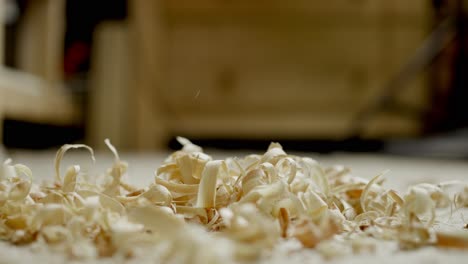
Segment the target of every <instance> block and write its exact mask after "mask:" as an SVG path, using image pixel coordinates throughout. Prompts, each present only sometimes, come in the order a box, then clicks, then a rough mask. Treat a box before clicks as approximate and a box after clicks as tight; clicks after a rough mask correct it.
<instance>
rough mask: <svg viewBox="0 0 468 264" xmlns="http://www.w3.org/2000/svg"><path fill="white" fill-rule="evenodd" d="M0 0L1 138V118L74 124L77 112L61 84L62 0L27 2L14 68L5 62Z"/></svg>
mask: <svg viewBox="0 0 468 264" xmlns="http://www.w3.org/2000/svg"><path fill="white" fill-rule="evenodd" d="M8 4H9V3H8V0H0V59H1V63H0V138H1V132H2V129H1V128H2V127H1V125H2V123H3V120H4V118H9V119H15V120H23V121H30V122H37V123H45V124H60V125H62V124H64V125H70V124H76V123H77V122H79V121H80V114H81V113H80V111H79V108H78V107H77V105H76V104H75V102H74V100H73V98H72V96H71V94H69V93H68V91H67V90H66V89H64V87H63V70H62V63H63V39H64V26H65V13H64V12H65V0H37V1H29V2H28V8H27V9H26V10H25V13H24V14H23V19H22V20H21V22H20V24H19V26H18V32H17V39H16V40H15V43H16V47H15V50H16V54H15V55H16V56H15V58H16V65H17V69H12V68H8V67H5V66H4V63H3V62H4V58H5V54H4V50H5V49H4V43H5V37H4V29H5V27H6V24H5V23H6V21H5V19H4V17H3V16H4V15H5V14H6V11H7V10H8V8H7V5H8Z"/></svg>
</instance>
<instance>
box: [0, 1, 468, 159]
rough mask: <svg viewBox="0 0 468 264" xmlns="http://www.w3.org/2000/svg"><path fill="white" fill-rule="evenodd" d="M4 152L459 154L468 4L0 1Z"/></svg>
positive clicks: (463, 138)
mask: <svg viewBox="0 0 468 264" xmlns="http://www.w3.org/2000/svg"><path fill="white" fill-rule="evenodd" d="M0 5H1V7H0V11H1V12H0V21H1V22H2V26H1V27H0V28H1V30H0V35H1V36H2V38H0V39H1V41H0V50H1V51H3V52H1V53H0V54H1V56H0V60H1V61H2V64H3V67H2V68H1V70H0V122H1V123H0V124H1V125H0V128H1V130H0V131H1V132H0V134H1V135H2V140H3V144H4V146H6V147H7V148H26V149H30V148H39V149H41V148H51V147H55V146H57V145H60V144H64V143H70V142H85V143H87V144H90V145H92V146H95V147H103V143H102V141H103V139H104V138H107V137H108V138H110V139H111V140H112V142H113V143H114V145H116V146H117V147H118V148H120V149H126V150H161V149H166V148H168V147H174V146H176V145H175V143H174V137H175V136H179V135H180V136H185V137H188V138H191V139H193V141H195V142H196V143H199V144H202V145H203V146H211V147H221V148H242V149H252V148H261V149H265V148H266V146H267V145H268V142H270V141H272V140H274V141H280V142H281V143H282V144H283V146H285V148H287V149H296V150H303V151H315V152H332V151H343V150H344V151H382V152H388V153H395V154H406V155H418V156H439V157H456V158H467V157H468V132H467V131H468V130H467V129H466V127H467V126H468V103H467V102H466V101H467V99H468V96H467V93H468V90H467V88H468V87H467V86H468V84H467V78H468V74H466V73H467V72H466V71H467V69H468V68H467V67H468V65H467V62H468V58H467V56H468V53H467V51H468V38H467V37H468V23H467V10H468V1H462V0H447V1H443V0H432V1H430V0H412V1H407V0H381V1H371V0H329V1H326V2H321V1H310V0H290V1H280V0H269V1H267V0H199V1H193V0H127V1H125V0H100V1H91V0H0Z"/></svg>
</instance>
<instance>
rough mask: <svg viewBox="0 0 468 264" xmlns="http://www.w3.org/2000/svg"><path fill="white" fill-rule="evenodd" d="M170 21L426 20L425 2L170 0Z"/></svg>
mask: <svg viewBox="0 0 468 264" xmlns="http://www.w3.org/2000/svg"><path fill="white" fill-rule="evenodd" d="M166 4H167V6H168V15H169V18H170V20H172V21H177V20H186V21H192V22H193V23H205V22H207V21H214V20H216V21H218V22H221V21H222V22H225V23H229V22H233V21H235V23H239V22H240V23H248V24H252V23H262V22H266V21H268V23H274V24H288V23H296V24H301V23H303V22H304V21H314V24H316V25H320V26H325V25H337V24H342V23H347V24H359V25H365V24H367V23H370V22H375V21H377V20H379V18H382V17H385V18H391V17H394V16H398V17H399V20H398V23H400V24H407V25H411V24H413V25H414V24H418V23H420V22H421V18H422V17H426V15H427V10H428V8H429V3H428V1H425V0H414V1H404V0H398V1H392V0H384V1H349V0H331V1H322V2H317V1H315V2H311V1H308V0H292V1H281V0H275V1H264V0H252V1H251V0H239V1H219V0H201V1H190V0H172V1H166Z"/></svg>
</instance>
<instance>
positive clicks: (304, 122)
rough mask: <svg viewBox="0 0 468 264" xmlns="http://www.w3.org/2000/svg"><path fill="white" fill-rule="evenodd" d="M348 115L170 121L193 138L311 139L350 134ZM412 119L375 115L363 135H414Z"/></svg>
mask: <svg viewBox="0 0 468 264" xmlns="http://www.w3.org/2000/svg"><path fill="white" fill-rule="evenodd" d="M352 117H353V116H352V115H350V114H348V113H339V114H333V113H328V114H321V113H320V114H318V113H316V114H307V113H298V114H296V115H291V114H284V115H281V114H278V115H274V114H255V113H252V114H251V115H237V114H230V115H197V114H187V115H184V116H177V117H174V119H172V120H171V123H170V127H171V131H173V132H174V134H175V135H183V136H187V137H197V138H210V137H214V138H220V137H221V138H249V139H252V138H254V139H255V138H259V139H265V138H291V139H294V138H315V139H334V140H342V139H346V138H348V137H349V136H350V135H351V134H350V133H351V130H350V128H351V122H352V121H353V119H352ZM419 129H420V127H419V126H418V123H417V122H414V120H411V119H408V118H405V117H401V116H398V115H382V114H380V115H378V116H377V117H376V118H374V119H373V120H372V122H371V123H370V124H369V126H368V127H367V128H366V130H365V131H366V133H365V137H367V138H381V137H383V136H385V137H401V136H409V135H416V134H417V133H418V132H419Z"/></svg>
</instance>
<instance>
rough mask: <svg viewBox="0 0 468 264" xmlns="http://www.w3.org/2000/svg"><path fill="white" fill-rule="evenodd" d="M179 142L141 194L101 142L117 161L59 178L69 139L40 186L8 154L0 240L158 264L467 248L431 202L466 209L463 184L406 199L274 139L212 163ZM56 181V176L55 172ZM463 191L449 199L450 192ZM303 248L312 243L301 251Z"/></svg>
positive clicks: (414, 191) (422, 187) (1, 181)
mask: <svg viewBox="0 0 468 264" xmlns="http://www.w3.org/2000/svg"><path fill="white" fill-rule="evenodd" d="M179 142H180V143H181V144H182V145H183V149H182V150H180V151H177V152H175V153H173V154H172V155H170V156H169V157H168V158H167V159H166V160H165V162H164V164H163V165H162V166H161V167H159V168H158V169H157V171H156V173H155V174H156V175H155V179H154V183H152V184H150V185H149V186H148V187H146V188H144V189H139V188H136V187H134V186H132V185H131V184H129V183H126V182H124V181H123V180H122V176H123V175H125V173H126V169H127V164H126V163H125V162H123V161H121V160H120V158H119V155H118V153H117V151H116V149H115V148H114V147H113V146H112V145H111V144H110V142H109V141H108V140H106V144H107V146H108V147H109V149H110V150H111V151H112V152H113V153H114V155H115V162H114V165H113V166H112V168H109V169H108V171H107V172H106V175H105V177H104V178H98V179H95V180H94V181H92V180H89V179H86V178H89V177H85V176H86V175H83V173H81V172H80V167H79V166H78V165H75V166H71V167H69V168H68V169H67V171H66V172H65V175H64V176H63V175H62V174H61V170H60V162H61V160H62V158H63V156H64V154H65V152H66V151H67V150H69V149H72V148H85V149H87V150H89V152H90V153H91V157H92V158H93V160H94V155H93V150H92V149H91V148H89V147H88V146H85V145H65V146H63V147H62V148H61V149H60V150H59V151H58V152H57V156H56V160H55V172H56V175H55V182H54V183H53V184H42V185H36V184H34V183H33V176H32V175H33V174H32V172H31V170H30V169H29V168H28V167H26V166H24V165H21V164H16V165H12V164H11V161H10V160H7V161H6V162H5V163H4V165H3V168H2V169H1V170H0V206H1V207H0V239H2V240H5V241H8V242H11V243H13V244H18V245H21V244H32V245H34V246H35V247H36V248H38V247H39V248H42V247H43V248H47V249H50V250H58V251H65V252H67V254H69V255H70V257H73V258H99V257H109V256H115V255H122V256H125V257H129V258H131V257H136V256H138V255H139V254H141V252H144V251H145V250H148V249H150V250H153V251H155V252H157V253H158V256H160V258H159V259H158V260H159V261H160V262H162V263H165V262H171V263H174V262H179V261H180V262H190V263H219V262H220V261H227V260H254V259H258V258H260V257H262V256H265V255H268V253H269V252H270V251H271V250H272V249H273V248H274V247H275V245H277V244H278V243H279V242H280V241H284V240H298V241H300V243H301V244H302V245H303V247H304V248H313V249H315V250H317V252H319V253H320V254H321V255H322V256H324V257H325V258H332V257H337V256H340V255H343V254H348V253H354V254H360V253H363V252H373V251H374V250H375V243H374V242H375V240H394V241H398V243H399V245H400V248H402V249H414V248H418V247H423V246H440V247H452V248H462V249H466V248H468V236H467V232H466V231H463V230H460V232H458V233H444V232H436V231H434V229H433V228H432V226H433V224H434V222H435V221H436V209H437V208H452V210H456V209H457V208H460V207H467V206H468V185H466V184H463V183H459V182H455V183H454V182H450V183H441V184H438V185H434V184H418V185H415V186H412V187H410V188H409V189H408V191H407V193H406V194H405V195H401V194H399V193H397V192H396V191H394V190H387V189H385V188H384V187H383V186H382V183H383V180H384V178H383V176H384V175H383V173H382V174H379V175H377V176H376V177H374V178H373V179H371V180H370V181H369V180H366V179H363V178H359V177H355V176H352V175H351V173H350V170H349V169H347V168H343V167H332V168H323V167H321V166H320V164H319V163H317V162H316V161H315V160H313V159H310V158H307V157H299V156H293V155H288V154H286V153H285V152H284V150H283V149H282V147H281V146H280V145H279V144H277V143H272V144H271V145H270V147H269V148H268V150H267V152H266V153H265V154H264V155H249V156H246V157H244V158H228V159H226V160H212V158H211V157H210V156H208V155H207V154H205V153H203V151H202V149H201V148H200V147H198V146H196V145H194V144H192V143H191V142H190V141H188V140H187V139H184V138H179ZM62 176H63V177H62ZM453 186H456V187H457V188H460V186H461V190H459V191H457V192H456V193H455V194H454V196H453V197H451V196H449V194H448V192H447V188H449V187H450V188H451V187H453ZM304 250H307V249H304Z"/></svg>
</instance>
